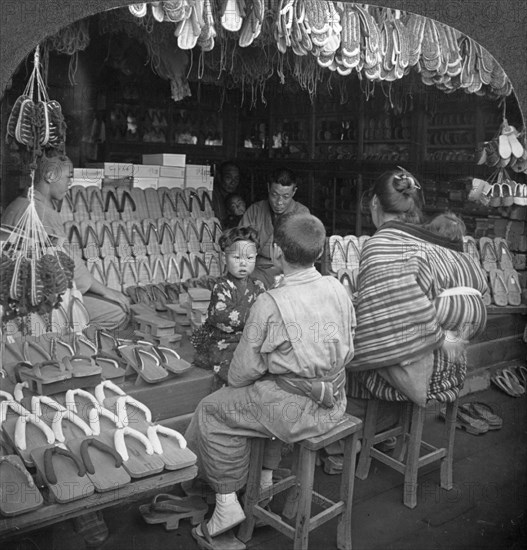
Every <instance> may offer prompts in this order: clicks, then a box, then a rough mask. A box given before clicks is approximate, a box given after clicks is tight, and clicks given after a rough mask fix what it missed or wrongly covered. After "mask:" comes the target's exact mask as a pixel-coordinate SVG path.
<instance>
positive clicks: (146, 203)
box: [60, 186, 223, 303]
mask: <svg viewBox="0 0 527 550" xmlns="http://www.w3.org/2000/svg"><path fill="white" fill-rule="evenodd" d="M60 213H61V215H62V216H63V219H64V227H65V230H66V235H67V236H68V240H69V244H70V248H71V250H70V253H71V254H72V255H78V256H80V257H82V258H83V259H84V260H85V261H86V263H87V266H88V269H89V270H90V272H91V273H92V274H93V276H94V277H95V278H96V279H97V280H99V281H100V282H101V283H103V284H105V285H106V286H109V287H110V288H114V289H116V290H120V291H124V292H127V293H128V294H129V295H130V297H131V298H132V300H133V301H145V300H144V299H141V300H138V299H137V298H136V295H137V293H138V292H139V293H141V294H142V295H145V292H146V295H148V296H149V299H148V301H151V302H153V303H155V302H161V303H162V302H164V301H168V299H167V298H168V296H167V294H168V292H167V289H166V285H167V284H168V285H177V284H179V283H181V282H186V281H190V280H195V279H197V280H201V279H203V278H209V277H219V276H220V275H221V274H222V271H223V266H222V264H221V260H220V253H219V252H220V251H219V246H218V244H217V243H218V239H219V237H220V235H221V225H220V223H219V221H218V220H217V219H216V218H214V217H213V211H212V206H211V199H210V195H209V192H208V191H207V190H206V189H204V188H200V189H196V190H194V189H185V190H183V189H177V188H175V189H168V188H160V189H157V190H155V189H146V190H142V189H137V188H134V189H124V188H112V187H104V188H103V189H102V190H101V189H98V188H96V187H88V188H83V187H80V186H79V187H77V186H74V187H73V188H72V190H71V193H70V195H69V196H68V197H67V198H66V199H64V200H63V202H62V204H61V205H60ZM198 284H199V283H198ZM204 284H206V285H207V286H208V285H209V283H208V282H206V283H204ZM191 286H192V284H191ZM138 289H140V290H138ZM178 291H179V289H178Z"/></svg>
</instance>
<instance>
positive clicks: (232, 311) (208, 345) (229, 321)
mask: <svg viewBox="0 0 527 550" xmlns="http://www.w3.org/2000/svg"><path fill="white" fill-rule="evenodd" d="M263 292H265V287H264V285H263V283H261V282H260V281H257V280H253V279H251V278H250V277H247V278H246V279H244V280H239V279H236V278H235V277H232V276H231V275H229V274H228V275H227V276H225V277H221V278H220V279H218V282H217V283H216V284H215V286H214V288H213V290H212V296H211V300H210V304H209V309H208V312H207V319H206V321H205V323H204V324H203V325H202V326H201V327H200V328H198V329H197V330H195V331H194V333H193V335H192V337H191V342H192V345H193V346H194V348H195V349H196V353H195V355H194V360H193V364H194V365H196V366H197V367H201V368H202V369H207V370H213V371H214V373H215V377H214V383H213V387H212V391H216V390H217V389H218V388H221V387H222V386H225V385H226V384H227V373H228V371H229V365H230V363H231V359H232V356H233V354H234V350H235V349H236V346H237V345H238V342H239V341H240V338H241V336H242V332H243V328H244V326H245V322H246V321H247V317H248V316H249V310H250V308H251V306H252V305H253V304H254V302H255V300H256V298H257V297H258V296H259V295H260V294H262V293H263Z"/></svg>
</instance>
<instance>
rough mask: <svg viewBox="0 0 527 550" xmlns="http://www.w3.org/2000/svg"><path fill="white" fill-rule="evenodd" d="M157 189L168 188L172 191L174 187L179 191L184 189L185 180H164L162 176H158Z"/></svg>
mask: <svg viewBox="0 0 527 550" xmlns="http://www.w3.org/2000/svg"><path fill="white" fill-rule="evenodd" d="M157 185H158V188H159V187H168V188H169V189H172V188H174V187H178V188H179V189H184V188H185V178H165V177H163V176H160V177H159V178H158V183H157Z"/></svg>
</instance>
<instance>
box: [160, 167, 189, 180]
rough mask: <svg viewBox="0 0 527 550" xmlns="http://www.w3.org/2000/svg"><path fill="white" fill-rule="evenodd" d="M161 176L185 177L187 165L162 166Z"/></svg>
mask: <svg viewBox="0 0 527 550" xmlns="http://www.w3.org/2000/svg"><path fill="white" fill-rule="evenodd" d="M159 176H160V177H163V178H181V179H185V167H184V166H160V167H159Z"/></svg>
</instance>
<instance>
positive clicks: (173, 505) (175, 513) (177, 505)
mask: <svg viewBox="0 0 527 550" xmlns="http://www.w3.org/2000/svg"><path fill="white" fill-rule="evenodd" d="M208 508H209V507H208V505H207V503H206V502H204V501H203V500H202V499H201V498H200V497H197V496H193V497H179V496H175V495H170V494H167V493H159V494H158V495H156V496H155V497H154V498H153V500H152V502H151V503H150V504H143V505H141V506H139V512H140V514H141V515H142V516H143V519H144V520H145V522H146V523H148V524H151V525H152V524H157V523H164V524H165V529H166V530H167V531H172V530H174V529H178V528H179V522H180V520H182V519H186V518H189V519H190V523H191V524H192V525H199V524H200V523H201V522H202V521H203V520H204V519H205V514H206V513H207V511H208Z"/></svg>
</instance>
